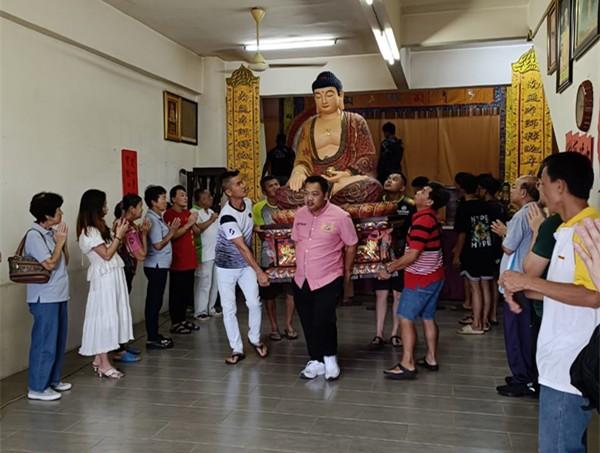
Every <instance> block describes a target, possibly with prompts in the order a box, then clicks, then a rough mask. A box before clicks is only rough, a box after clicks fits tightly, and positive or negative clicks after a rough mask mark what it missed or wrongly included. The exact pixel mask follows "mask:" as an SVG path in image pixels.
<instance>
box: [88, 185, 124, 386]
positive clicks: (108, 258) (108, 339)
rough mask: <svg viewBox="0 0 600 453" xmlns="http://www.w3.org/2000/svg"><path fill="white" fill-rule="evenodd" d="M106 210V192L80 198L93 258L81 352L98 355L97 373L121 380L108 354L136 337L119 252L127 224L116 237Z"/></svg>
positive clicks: (120, 223) (121, 224)
mask: <svg viewBox="0 0 600 453" xmlns="http://www.w3.org/2000/svg"><path fill="white" fill-rule="evenodd" d="M107 212H108V208H107V204H106V194H105V193H104V192H102V191H100V190H96V189H90V190H88V191H86V192H85V193H84V194H83V196H82V197H81V203H80V205H79V215H78V217H77V236H78V240H79V247H80V248H81V252H82V253H83V254H85V255H87V257H88V259H89V261H90V267H89V268H88V273H87V280H88V281H89V282H90V289H89V293H88V298H87V306H86V309H85V319H84V323H83V338H82V340H81V348H80V349H79V353H80V354H81V355H85V356H95V357H94V361H93V362H92V367H93V368H94V371H95V372H96V373H97V374H98V376H100V377H107V378H112V379H119V378H121V377H122V376H123V373H122V372H120V371H119V370H117V369H116V368H115V367H114V366H113V365H112V363H111V362H110V360H109V358H108V353H109V352H110V351H114V350H115V349H118V348H119V344H124V343H127V342H128V341H130V340H133V327H132V323H131V310H130V308H129V294H128V291H127V282H126V280H125V272H124V270H123V267H124V263H123V260H122V259H121V257H120V256H119V254H118V253H117V250H118V249H119V247H120V245H121V243H122V241H123V237H124V235H125V232H126V230H127V227H128V225H127V223H126V222H124V221H123V220H119V221H118V222H117V223H116V225H115V233H114V237H113V236H112V235H111V231H110V228H108V226H107V225H106V223H105V221H104V217H105V216H106V214H107Z"/></svg>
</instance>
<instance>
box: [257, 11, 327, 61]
mask: <svg viewBox="0 0 600 453" xmlns="http://www.w3.org/2000/svg"><path fill="white" fill-rule="evenodd" d="M266 13H267V12H266V11H265V9H264V8H258V7H255V8H252V9H251V10H250V14H251V15H252V18H253V19H254V22H256V52H255V53H254V55H253V56H252V58H250V59H249V60H248V67H249V68H250V69H251V70H252V71H254V72H263V71H266V70H267V69H269V68H303V67H317V68H320V67H323V66H325V65H326V64H327V63H326V62H316V63H276V64H269V63H267V60H265V57H263V55H262V54H261V53H260V23H261V22H262V20H263V18H264V17H265V14H266Z"/></svg>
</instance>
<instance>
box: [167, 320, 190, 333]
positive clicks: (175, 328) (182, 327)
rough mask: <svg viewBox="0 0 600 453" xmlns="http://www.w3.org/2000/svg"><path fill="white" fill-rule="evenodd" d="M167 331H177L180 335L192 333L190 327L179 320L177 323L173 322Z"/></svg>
mask: <svg viewBox="0 0 600 453" xmlns="http://www.w3.org/2000/svg"><path fill="white" fill-rule="evenodd" d="M169 332H171V333H177V334H180V335H187V334H190V333H192V331H191V330H190V329H188V328H187V327H186V326H185V324H184V323H182V322H180V323H178V324H175V325H174V326H172V327H171V329H169Z"/></svg>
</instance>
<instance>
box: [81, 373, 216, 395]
mask: <svg viewBox="0 0 600 453" xmlns="http://www.w3.org/2000/svg"><path fill="white" fill-rule="evenodd" d="M124 379H125V378H124ZM78 386H82V387H86V388H91V387H97V384H96V385H94V384H88V383H84V382H81V383H78ZM115 388H117V389H119V390H126V391H127V390H139V391H142V390H150V389H152V387H142V388H140V387H125V386H115ZM159 391H160V392H163V393H174V394H182V393H193V394H201V395H213V396H220V395H226V394H227V392H222V393H221V392H213V391H211V392H198V391H190V390H159ZM124 396H125V395H119V398H123V397H124ZM138 401H139V400H138Z"/></svg>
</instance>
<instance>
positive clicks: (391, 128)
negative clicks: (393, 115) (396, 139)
mask: <svg viewBox="0 0 600 453" xmlns="http://www.w3.org/2000/svg"><path fill="white" fill-rule="evenodd" d="M381 129H382V130H383V132H389V133H390V134H392V135H394V134H395V133H396V126H395V125H394V123H390V122H389V121H388V122H387V123H385V124H384V125H383V127H382V128H381Z"/></svg>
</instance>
